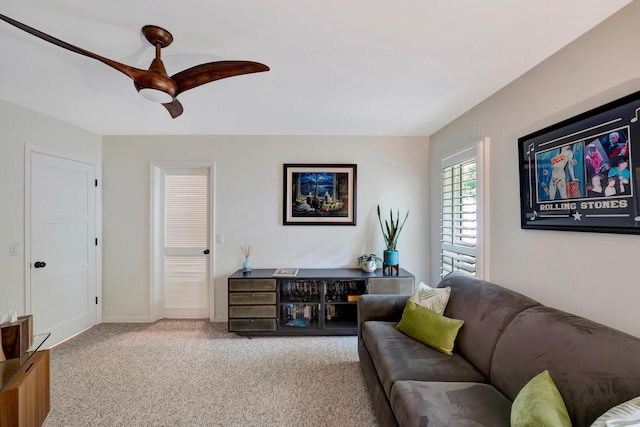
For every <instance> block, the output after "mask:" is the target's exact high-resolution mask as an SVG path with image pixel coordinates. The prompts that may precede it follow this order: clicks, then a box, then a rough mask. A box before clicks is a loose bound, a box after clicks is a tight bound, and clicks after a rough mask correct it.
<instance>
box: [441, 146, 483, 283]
mask: <svg viewBox="0 0 640 427" xmlns="http://www.w3.org/2000/svg"><path fill="white" fill-rule="evenodd" d="M487 142H488V138H485V139H484V140H483V141H480V142H478V143H477V144H474V146H473V147H471V148H468V149H466V150H464V151H462V152H459V153H457V154H455V155H453V156H450V157H447V158H446V159H444V160H443V161H442V205H441V217H440V218H441V234H440V237H441V239H440V241H441V248H440V254H441V255H440V260H441V263H440V274H441V276H442V277H444V276H446V275H447V274H449V273H451V272H452V271H463V272H466V273H469V274H471V275H474V276H478V277H482V278H484V279H487V278H488V271H487V268H486V267H485V266H486V265H488V263H487V258H488V257H487V254H486V251H484V250H483V248H484V247H486V241H485V239H484V236H485V235H486V224H483V220H485V218H488V215H487V211H486V210H483V209H482V206H483V205H484V204H483V203H482V199H483V197H481V196H484V197H486V186H485V185H483V184H484V183H485V182H486V180H485V179H484V177H483V171H484V170H486V163H487V162H486V158H485V156H484V155H483V154H484V147H485V145H486V143H487Z"/></svg>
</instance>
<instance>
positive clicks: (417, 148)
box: [103, 136, 429, 321]
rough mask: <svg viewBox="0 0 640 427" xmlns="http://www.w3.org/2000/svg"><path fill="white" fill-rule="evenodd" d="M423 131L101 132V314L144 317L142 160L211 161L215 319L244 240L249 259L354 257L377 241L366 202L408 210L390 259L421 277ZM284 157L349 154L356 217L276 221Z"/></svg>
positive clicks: (340, 159)
mask: <svg viewBox="0 0 640 427" xmlns="http://www.w3.org/2000/svg"><path fill="white" fill-rule="evenodd" d="M428 142H429V140H428V138H426V137H422V138H402V137H338V136H333V137H324V136H108V137H104V139H103V162H104V163H103V176H104V188H103V199H104V211H103V214H104V220H103V221H104V223H103V230H104V231H103V234H104V247H103V251H104V252H103V262H104V265H103V270H104V273H103V296H104V306H103V316H104V317H103V319H104V321H146V320H147V319H148V318H149V296H148V295H149V215H150V214H149V191H150V178H149V176H150V173H149V168H150V163H151V162H177V161H184V162H193V161H202V162H215V164H216V176H215V183H216V189H215V198H216V200H215V206H216V208H215V225H214V226H215V232H216V233H224V235H225V242H224V243H223V244H215V245H214V246H213V247H212V249H213V251H212V253H213V256H214V263H215V272H214V283H213V288H214V298H215V313H214V315H215V317H214V319H215V320H216V321H224V320H226V318H227V305H226V304H227V277H228V276H229V275H230V274H232V273H233V272H235V271H236V270H237V269H239V268H241V267H242V260H243V258H242V253H241V251H240V246H241V245H246V244H253V245H254V246H255V249H254V252H253V254H252V256H251V261H252V265H253V268H275V267H297V268H313V267H318V268H332V267H355V266H356V263H355V258H356V257H357V256H359V255H361V254H363V253H370V252H372V251H375V252H377V253H378V254H379V255H382V250H383V249H384V245H383V242H382V238H381V232H380V229H379V225H378V223H377V217H376V215H375V206H376V204H377V203H380V204H381V205H382V206H383V207H384V208H388V207H394V208H399V209H400V210H401V211H405V210H407V209H409V210H410V214H409V219H408V221H407V224H406V226H405V229H404V231H403V234H402V235H401V237H400V240H399V244H398V249H399V250H400V264H401V266H402V267H403V268H405V269H407V270H409V271H411V272H412V273H414V274H415V275H416V280H427V279H428V277H429V265H428V259H429V248H428V245H427V242H428V241H429V234H428V233H429V232H428V221H427V218H428V198H429V194H428V193H429V188H428V186H427V185H426V182H427V180H428V172H427V170H428V169H427V165H428V162H429V159H428ZM284 163H356V164H357V165H358V175H357V225H356V226H355V227H353V226H283V225H282V186H283V182H282V179H283V178H282V174H283V171H282V169H283V164H284Z"/></svg>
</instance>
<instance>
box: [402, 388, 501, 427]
mask: <svg viewBox="0 0 640 427" xmlns="http://www.w3.org/2000/svg"><path fill="white" fill-rule="evenodd" d="M390 400H391V406H392V408H393V412H394V414H395V417H396V420H397V421H398V425H400V426H429V427H449V426H456V427H481V426H482V427H484V426H487V427H489V426H490V427H500V426H505V427H508V426H509V416H510V412H511V402H510V401H509V400H508V399H507V398H506V397H504V395H502V394H501V393H500V392H499V391H498V390H496V389H495V388H494V387H493V386H491V385H489V384H479V383H468V382H420V381H397V382H396V383H395V384H394V385H393V388H392V389H391V398H390Z"/></svg>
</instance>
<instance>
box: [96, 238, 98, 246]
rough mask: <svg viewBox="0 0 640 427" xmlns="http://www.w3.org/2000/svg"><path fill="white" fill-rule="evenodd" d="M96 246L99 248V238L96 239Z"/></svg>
mask: <svg viewBox="0 0 640 427" xmlns="http://www.w3.org/2000/svg"><path fill="white" fill-rule="evenodd" d="M96 246H98V238H97V237H96Z"/></svg>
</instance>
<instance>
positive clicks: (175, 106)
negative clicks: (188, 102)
mask: <svg viewBox="0 0 640 427" xmlns="http://www.w3.org/2000/svg"><path fill="white" fill-rule="evenodd" d="M162 105H164V108H166V109H167V111H169V114H171V118H172V119H175V118H176V117H178V116H179V115H180V114H182V112H183V111H184V110H183V108H182V104H181V103H180V101H178V100H177V99H174V100H173V101H171V102H169V103H168V104H162Z"/></svg>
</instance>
